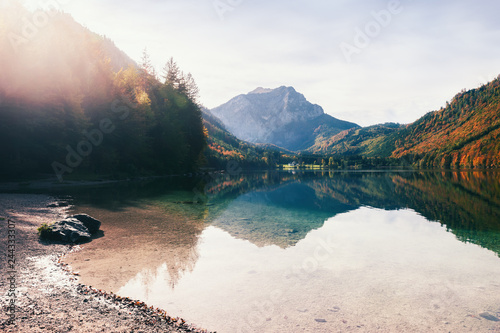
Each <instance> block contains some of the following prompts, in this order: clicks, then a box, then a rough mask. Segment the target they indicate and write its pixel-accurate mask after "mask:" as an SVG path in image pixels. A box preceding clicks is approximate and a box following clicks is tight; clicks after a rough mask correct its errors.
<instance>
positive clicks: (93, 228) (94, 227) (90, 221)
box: [71, 214, 101, 234]
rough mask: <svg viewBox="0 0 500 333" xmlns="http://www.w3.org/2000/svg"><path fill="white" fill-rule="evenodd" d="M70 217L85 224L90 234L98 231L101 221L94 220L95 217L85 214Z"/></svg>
mask: <svg viewBox="0 0 500 333" xmlns="http://www.w3.org/2000/svg"><path fill="white" fill-rule="evenodd" d="M71 217H72V218H74V219H77V220H78V221H80V222H82V223H83V225H84V226H86V227H87V229H89V232H90V233H91V234H95V233H96V232H98V231H99V228H100V227H101V221H99V220H96V219H95V218H93V217H92V216H89V215H87V214H76V215H73V216H71Z"/></svg>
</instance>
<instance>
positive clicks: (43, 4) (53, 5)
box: [21, 0, 67, 11]
mask: <svg viewBox="0 0 500 333" xmlns="http://www.w3.org/2000/svg"><path fill="white" fill-rule="evenodd" d="M21 3H22V4H23V5H24V7H25V8H26V9H28V10H30V11H36V10H38V9H44V10H50V9H54V10H61V9H62V7H63V5H64V4H66V3H67V0H51V1H43V0H22V1H21Z"/></svg>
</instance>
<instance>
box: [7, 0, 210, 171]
mask: <svg viewBox="0 0 500 333" xmlns="http://www.w3.org/2000/svg"><path fill="white" fill-rule="evenodd" d="M45 13H46V17H47V18H48V20H47V23H46V24H45V25H43V26H40V27H36V26H35V28H34V29H32V30H29V29H31V26H30V28H29V29H28V28H26V24H28V23H26V22H27V21H26V19H25V18H30V17H32V16H33V14H32V13H30V12H29V11H27V10H26V9H24V8H23V7H22V6H20V5H19V4H18V3H17V2H10V3H9V4H8V5H6V8H3V9H2V12H1V13H0V66H1V67H0V144H1V149H0V160H1V163H0V176H3V177H4V178H14V177H25V176H27V175H37V174H40V173H45V174H49V173H50V174H52V175H57V176H58V178H59V180H63V179H64V177H67V176H68V175H70V174H73V175H74V174H94V175H95V174H98V175H107V176H112V177H115V176H116V177H120V176H124V175H126V176H130V175H139V174H141V175H144V174H167V173H173V172H178V171H183V170H193V169H195V168H197V167H198V165H199V163H200V162H202V159H201V156H202V151H203V150H204V148H205V146H206V139H205V135H204V131H203V124H202V117H201V110H200V107H199V106H198V104H197V103H196V100H195V99H196V94H197V88H196V86H195V84H194V81H193V80H192V77H191V76H190V75H189V74H188V75H185V74H184V73H182V72H181V71H180V70H179V68H178V67H177V65H176V63H175V62H174V61H173V60H172V59H171V60H169V61H168V58H166V59H165V62H166V63H167V64H166V67H165V72H164V73H162V74H163V75H162V76H161V77H158V76H157V75H156V73H155V71H154V69H153V67H152V66H151V64H150V62H149V57H148V55H147V53H146V52H144V56H143V59H142V63H141V64H139V65H137V64H135V63H134V62H133V61H132V60H131V59H130V58H128V57H127V56H126V55H125V54H124V53H123V52H121V51H120V50H119V49H118V48H116V46H115V45H114V44H113V42H111V41H110V40H109V39H107V38H105V37H102V36H99V35H97V34H95V33H93V32H91V31H89V30H88V29H86V28H84V27H82V26H81V25H80V24H78V23H76V22H75V21H74V20H73V19H72V17H70V16H69V15H67V14H64V13H60V12H56V11H50V12H45ZM27 29H28V30H27ZM35 29H36V30H35ZM27 31H31V33H30V34H29V35H27Z"/></svg>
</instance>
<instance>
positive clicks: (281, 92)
mask: <svg viewBox="0 0 500 333" xmlns="http://www.w3.org/2000/svg"><path fill="white" fill-rule="evenodd" d="M211 111H212V113H213V114H214V115H215V116H216V117H218V118H219V119H220V120H221V121H222V122H223V123H224V126H225V127H226V128H227V129H228V130H229V131H230V132H232V133H233V134H234V135H235V136H236V137H238V138H239V139H241V140H245V141H249V142H252V143H268V144H274V145H277V146H280V147H283V148H286V149H290V150H300V149H305V148H308V147H309V146H310V145H312V144H313V143H314V140H315V137H316V136H317V135H318V133H319V132H324V131H325V130H326V131H327V132H329V133H330V132H334V133H338V132H340V130H345V129H349V128H352V127H358V125H356V124H353V123H348V122H343V121H340V120H338V119H335V118H333V117H331V116H329V115H326V114H325V112H324V111H323V108H322V107H321V106H319V105H317V104H312V103H310V102H309V101H308V100H307V99H306V98H305V97H304V95H302V94H301V93H299V92H297V91H296V90H295V89H294V88H293V87H286V86H281V87H278V88H275V89H269V88H262V87H259V88H257V89H255V90H253V91H252V92H250V93H248V94H246V95H239V96H237V97H235V98H233V99H231V100H230V101H229V102H227V103H225V104H223V105H221V106H218V107H216V108H214V109H212V110H211Z"/></svg>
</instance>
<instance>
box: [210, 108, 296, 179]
mask: <svg viewBox="0 0 500 333" xmlns="http://www.w3.org/2000/svg"><path fill="white" fill-rule="evenodd" d="M202 112H203V125H204V126H205V129H206V138H207V144H208V147H207V149H206V151H205V158H206V160H207V165H208V166H210V167H215V168H218V169H222V170H224V169H227V167H228V163H230V162H232V163H233V164H234V162H235V163H237V165H238V167H249V168H275V166H276V164H277V163H279V159H280V157H281V156H282V154H292V152H289V151H286V150H285V149H283V148H280V147H277V146H273V145H260V144H253V143H249V142H246V141H243V140H240V139H238V138H237V137H235V136H234V135H233V134H231V133H230V132H229V131H228V130H227V129H226V128H225V126H224V124H223V123H222V122H221V121H220V119H218V118H217V117H216V116H214V115H213V114H212V113H211V112H210V111H209V110H208V109H204V108H203V109H202ZM234 165H236V164H234Z"/></svg>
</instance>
